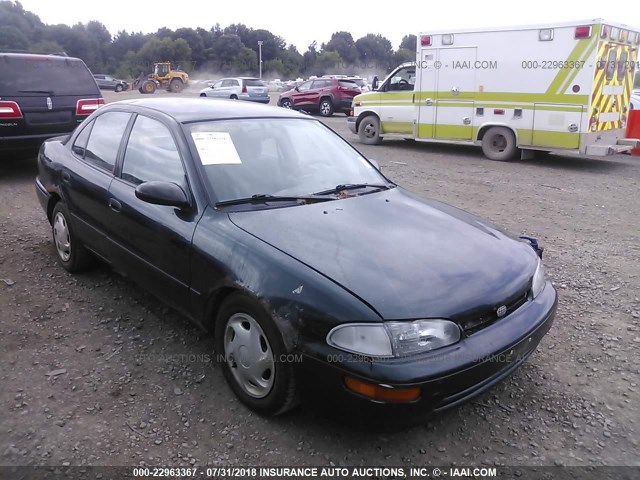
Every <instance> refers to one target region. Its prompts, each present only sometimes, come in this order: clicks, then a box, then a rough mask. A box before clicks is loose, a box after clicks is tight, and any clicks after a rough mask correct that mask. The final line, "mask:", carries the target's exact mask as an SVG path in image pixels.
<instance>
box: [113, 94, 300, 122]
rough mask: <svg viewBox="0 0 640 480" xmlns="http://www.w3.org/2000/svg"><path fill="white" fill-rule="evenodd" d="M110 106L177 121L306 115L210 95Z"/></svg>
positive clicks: (120, 102)
mask: <svg viewBox="0 0 640 480" xmlns="http://www.w3.org/2000/svg"><path fill="white" fill-rule="evenodd" d="M110 105H114V106H117V105H120V106H123V105H130V106H132V107H134V110H139V109H148V110H155V111H158V112H162V113H164V114H166V115H169V116H171V117H173V118H175V119H176V120H177V121H178V122H180V123H188V122H197V121H204V120H219V119H223V118H225V119H226V118H260V117H263V118H264V117H283V118H310V117H308V116H306V115H304V114H301V113H298V112H295V111H292V110H288V109H286V108H279V107H274V106H269V105H262V104H255V103H253V102H243V101H239V100H227V99H213V98H200V97H198V98H185V97H174V98H140V99H132V100H121V101H119V102H112V103H109V105H108V106H110Z"/></svg>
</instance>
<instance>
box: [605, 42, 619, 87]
mask: <svg viewBox="0 0 640 480" xmlns="http://www.w3.org/2000/svg"><path fill="white" fill-rule="evenodd" d="M617 57H618V52H617V51H616V49H615V48H612V49H611V50H609V57H608V58H607V70H606V76H607V80H612V79H613V74H614V73H615V71H616V67H617V64H616V58H617Z"/></svg>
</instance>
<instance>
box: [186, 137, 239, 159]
mask: <svg viewBox="0 0 640 480" xmlns="http://www.w3.org/2000/svg"><path fill="white" fill-rule="evenodd" d="M191 136H192V137H193V141H194V143H195V144H196V148H197V149H198V155H200V161H201V162H202V165H223V164H231V163H242V161H241V160H240V156H239V155H238V151H237V150H236V146H235V145H234V144H233V140H232V139H231V135H229V132H191Z"/></svg>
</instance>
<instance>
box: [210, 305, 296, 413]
mask: <svg viewBox="0 0 640 480" xmlns="http://www.w3.org/2000/svg"><path fill="white" fill-rule="evenodd" d="M216 326H217V328H216V350H217V352H218V353H222V354H223V358H222V367H223V371H224V375H225V379H226V380H227V382H228V383H229V385H230V386H231V389H232V390H233V391H234V393H235V394H236V395H237V396H238V398H239V399H240V400H241V401H242V402H243V403H244V404H245V405H247V406H248V407H249V408H251V409H253V410H255V411H257V412H259V413H262V414H264V415H279V414H281V413H284V412H286V411H287V410H289V409H291V408H293V407H294V406H295V405H296V403H297V392H296V382H295V376H294V371H293V364H292V363H291V362H287V361H286V353H287V352H286V350H285V346H284V342H283V340H282V335H281V333H280V331H279V330H278V328H277V327H276V325H275V323H274V322H273V320H272V319H271V317H270V316H269V315H268V314H267V313H266V312H265V311H264V309H263V308H262V307H261V306H260V304H258V303H257V302H256V301H255V300H253V299H251V298H250V297H248V296H246V295H241V294H233V295H232V296H230V297H229V298H228V299H227V300H226V301H225V303H224V304H223V306H222V308H221V309H220V311H219V313H218V318H217V323H216Z"/></svg>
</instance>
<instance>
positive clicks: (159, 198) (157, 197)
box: [135, 182, 191, 209]
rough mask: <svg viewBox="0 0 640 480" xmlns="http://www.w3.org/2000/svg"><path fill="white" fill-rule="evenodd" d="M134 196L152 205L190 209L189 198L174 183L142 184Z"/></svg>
mask: <svg viewBox="0 0 640 480" xmlns="http://www.w3.org/2000/svg"><path fill="white" fill-rule="evenodd" d="M135 194H136V197H137V198H139V199H140V200H142V201H143V202H147V203H152V204H154V205H166V206H169V207H176V208H180V209H186V208H189V207H191V202H190V201H189V197H188V196H187V194H186V193H185V191H184V190H183V189H182V187H181V186H180V185H178V184H176V183H171V182H144V183H141V184H140V185H138V186H137V187H136V190H135Z"/></svg>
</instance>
